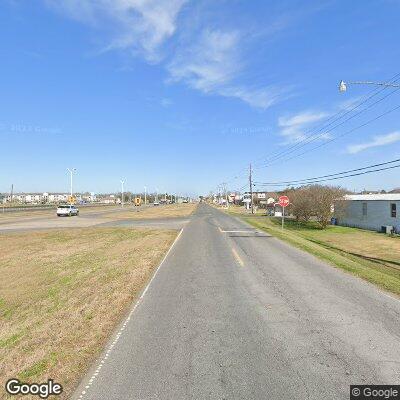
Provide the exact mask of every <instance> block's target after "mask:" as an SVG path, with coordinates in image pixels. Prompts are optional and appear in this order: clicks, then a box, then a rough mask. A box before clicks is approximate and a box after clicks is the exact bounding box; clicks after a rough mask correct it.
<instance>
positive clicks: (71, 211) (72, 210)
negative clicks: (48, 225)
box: [57, 204, 79, 217]
mask: <svg viewBox="0 0 400 400" xmlns="http://www.w3.org/2000/svg"><path fill="white" fill-rule="evenodd" d="M73 215H79V210H78V209H77V208H76V207H75V206H73V205H69V204H65V205H61V206H58V207H57V217H61V216H66V217H72V216H73Z"/></svg>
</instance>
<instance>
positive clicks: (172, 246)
mask: <svg viewBox="0 0 400 400" xmlns="http://www.w3.org/2000/svg"><path fill="white" fill-rule="evenodd" d="M182 232H183V228H182V229H181V230H180V231H179V233H178V236H177V237H176V238H175V240H174V242H173V243H172V245H171V247H170V248H169V249H168V251H167V252H166V254H165V256H164V258H163V259H162V260H161V262H160V264H159V265H158V267H157V269H156V270H155V272H154V274H153V276H152V277H151V279H150V282H149V283H148V284H147V286H146V288H145V289H144V290H143V293H142V294H141V296H140V297H139V300H141V299H143V297H144V295H145V294H146V292H147V290H148V288H149V287H150V285H151V282H153V279H154V278H155V276H156V275H157V272H158V270H159V269H160V268H161V266H162V265H163V264H164V262H165V260H166V259H167V257H168V255H169V253H170V252H171V250H172V249H173V248H174V246H175V243H176V242H177V241H178V240H179V238H180V236H181V234H182Z"/></svg>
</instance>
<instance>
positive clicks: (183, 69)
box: [168, 30, 286, 109]
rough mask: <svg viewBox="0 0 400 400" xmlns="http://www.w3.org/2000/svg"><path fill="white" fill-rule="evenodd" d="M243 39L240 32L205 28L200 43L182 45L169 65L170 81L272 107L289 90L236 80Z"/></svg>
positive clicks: (240, 64)
mask: <svg viewBox="0 0 400 400" xmlns="http://www.w3.org/2000/svg"><path fill="white" fill-rule="evenodd" d="M241 39H242V37H241V33H240V32H239V31H221V30H204V31H203V32H202V34H201V35H200V37H199V39H198V40H197V42H195V43H194V44H192V45H191V46H188V47H184V48H181V50H180V51H179V52H178V54H177V55H176V57H175V58H174V59H173V60H172V62H171V63H170V64H169V65H168V71H169V73H170V79H169V81H172V82H183V83H185V84H186V85H188V86H189V87H191V88H193V89H197V90H200V91H201V92H203V93H209V94H217V95H221V96H225V97H233V98H238V99H240V100H242V101H244V102H246V103H248V104H249V105H251V106H253V107H258V108H262V109H266V108H268V107H270V106H271V105H272V104H274V103H275V102H276V101H277V100H278V99H280V98H281V97H283V95H284V93H285V92H286V90H284V89H278V88H275V87H251V86H248V85H243V84H240V83H238V82H237V78H238V75H239V73H240V71H241V70H242V69H243V68H244V65H243V62H242V61H241V55H242V54H241Z"/></svg>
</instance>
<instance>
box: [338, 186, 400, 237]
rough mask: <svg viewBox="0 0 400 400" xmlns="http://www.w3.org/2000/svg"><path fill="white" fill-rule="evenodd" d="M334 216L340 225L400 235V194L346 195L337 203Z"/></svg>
mask: <svg viewBox="0 0 400 400" xmlns="http://www.w3.org/2000/svg"><path fill="white" fill-rule="evenodd" d="M334 215H335V218H336V220H337V224H338V225H343V226H350V227H355V228H362V229H369V230H374V231H386V227H387V226H388V227H393V229H394V231H395V232H397V233H400V194H399V193H393V194H391V193H385V194H353V195H346V196H344V200H339V201H337V202H335V211H334ZM389 229H390V228H389Z"/></svg>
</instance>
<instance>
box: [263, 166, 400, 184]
mask: <svg viewBox="0 0 400 400" xmlns="http://www.w3.org/2000/svg"><path fill="white" fill-rule="evenodd" d="M393 162H394V161H393ZM370 168H371V167H370ZM394 168H400V164H397V165H392V166H389V167H383V168H377V169H372V170H369V171H363V172H358V173H355V174H347V175H341V176H334V177H330V178H326V179H318V180H314V181H311V180H304V181H296V182H293V183H289V184H288V183H283V182H282V183H278V182H276V183H257V184H256V186H260V187H263V186H285V187H287V186H307V185H312V184H316V183H321V182H328V181H333V180H338V179H344V178H350V177H353V176H360V175H367V174H371V173H374V172H379V171H386V170H389V169H394ZM354 171H356V170H354ZM333 175H338V174H332V176H333Z"/></svg>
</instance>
